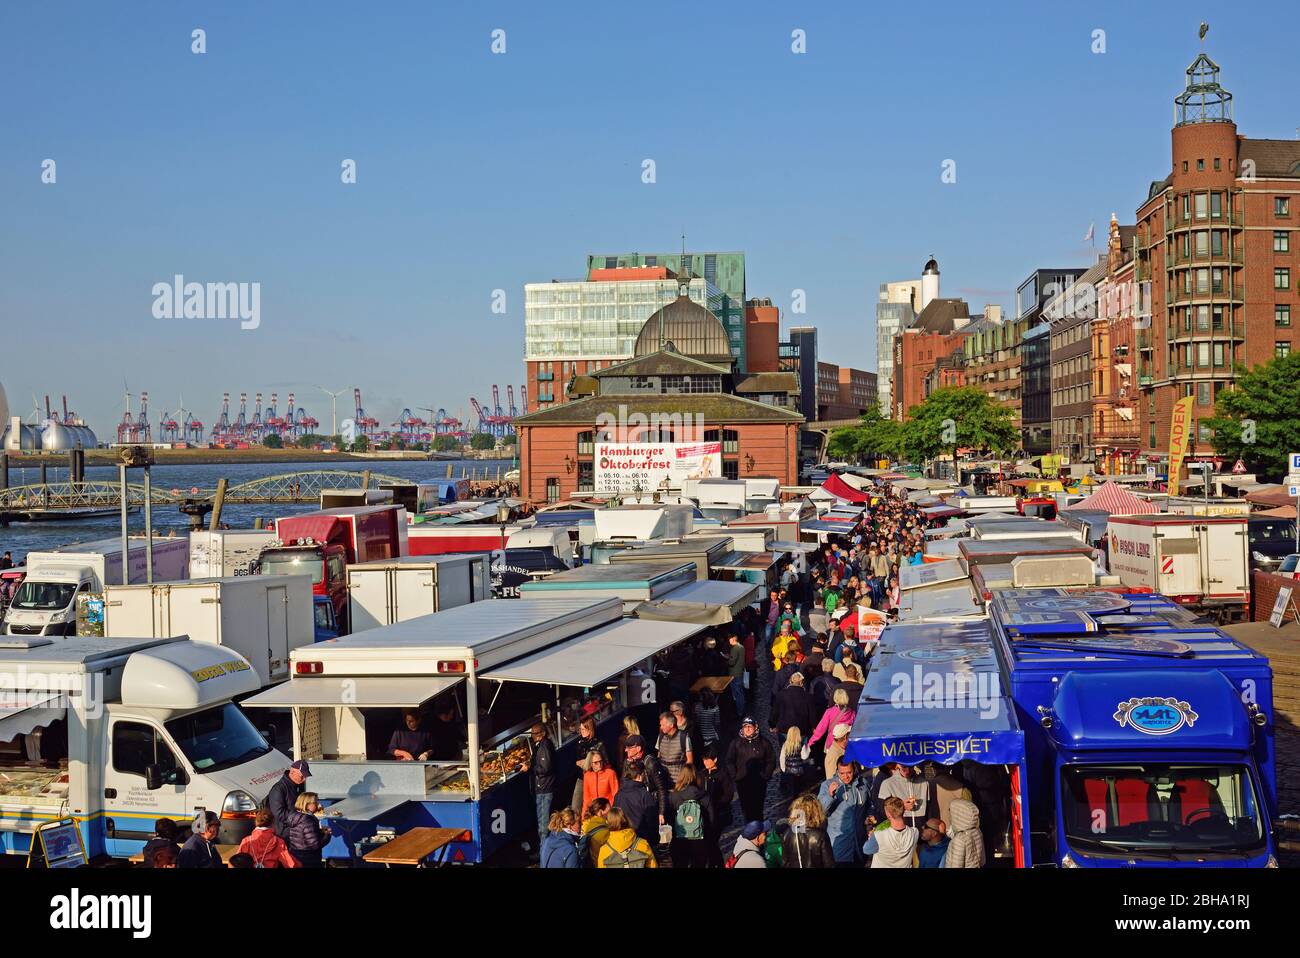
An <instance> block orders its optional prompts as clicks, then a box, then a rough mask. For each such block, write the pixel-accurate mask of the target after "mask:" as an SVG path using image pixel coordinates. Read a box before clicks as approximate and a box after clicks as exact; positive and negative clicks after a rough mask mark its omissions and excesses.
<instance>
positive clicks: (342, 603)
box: [260, 506, 407, 633]
mask: <svg viewBox="0 0 1300 958" xmlns="http://www.w3.org/2000/svg"><path fill="white" fill-rule="evenodd" d="M406 554H407V553H406V513H405V510H404V509H403V508H402V507H401V506H357V507H354V508H342V509H322V510H320V511H318V512H306V513H303V514H301V515H296V516H286V517H284V518H283V519H277V520H276V522H275V542H274V543H272V544H271V545H270V546H269V547H268V548H267V549H266V551H264V552H263V553H262V560H261V567H260V572H261V574H262V575H301V574H303V573H307V574H309V575H310V576H311V582H312V592H313V593H315V594H316V595H325V596H329V598H330V602H331V603H332V604H333V606H334V618H335V621H336V622H337V623H338V629H339V631H340V632H344V633H346V632H347V631H348V629H349V623H348V579H347V567H348V565H349V564H352V563H357V562H372V561H375V560H377V559H395V558H397V557H398V556H403V555H406Z"/></svg>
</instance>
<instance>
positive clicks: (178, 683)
mask: <svg viewBox="0 0 1300 958" xmlns="http://www.w3.org/2000/svg"><path fill="white" fill-rule="evenodd" d="M259 688H261V681H260V680H259V679H258V677H257V672H256V670H255V669H254V668H253V667H252V666H251V665H249V663H248V660H247V659H246V658H244V657H243V656H242V655H240V654H239V653H238V652H235V651H234V650H232V649H228V648H225V647H224V646H220V645H213V644H211V643H209V642H192V641H190V640H189V639H188V638H185V639H182V640H180V641H177V642H172V643H169V644H167V645H165V646H162V647H160V648H153V649H146V650H144V651H140V652H136V653H135V654H133V655H132V656H131V657H130V658H129V659H128V660H127V663H126V669H125V671H123V673H122V702H123V703H124V704H126V705H133V706H141V707H144V708H165V709H194V708H202V707H203V706H205V705H213V704H215V703H218V702H224V701H228V700H229V699H231V698H233V697H234V696H237V695H244V694H245V693H248V692H256V691H257V690H258V689H259Z"/></svg>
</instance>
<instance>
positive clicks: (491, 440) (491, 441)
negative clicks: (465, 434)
mask: <svg viewBox="0 0 1300 958" xmlns="http://www.w3.org/2000/svg"><path fill="white" fill-rule="evenodd" d="M496 445H497V441H496V437H495V436H489V435H488V434H487V433H485V432H476V433H474V435H473V436H471V437H470V440H469V447H470V448H471V449H495V448H496Z"/></svg>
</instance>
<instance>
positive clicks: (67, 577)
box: [5, 536, 190, 635]
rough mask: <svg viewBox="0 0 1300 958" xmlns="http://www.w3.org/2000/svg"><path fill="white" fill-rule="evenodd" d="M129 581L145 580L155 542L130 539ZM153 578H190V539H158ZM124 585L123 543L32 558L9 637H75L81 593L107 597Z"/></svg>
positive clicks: (8, 622) (9, 620)
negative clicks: (109, 589) (111, 586)
mask: <svg viewBox="0 0 1300 958" xmlns="http://www.w3.org/2000/svg"><path fill="white" fill-rule="evenodd" d="M129 543H130V545H129V550H130V551H129V556H128V561H127V581H128V582H143V581H145V577H146V570H147V560H148V556H147V552H148V546H149V544H150V540H149V539H147V538H145V537H144V536H133V537H131V539H130V540H129ZM152 547H153V578H154V581H155V582H172V581H176V580H178V579H185V578H188V577H189V563H190V556H189V543H188V541H187V540H186V539H154V540H153V543H152ZM121 582H122V540H121V539H101V540H99V541H97V542H83V543H79V544H77V545H71V546H68V547H66V548H64V549H55V550H52V551H50V552H29V553H28V554H27V577H26V578H25V579H24V580H23V584H22V585H21V586H20V587H19V589H18V592H17V594H15V596H14V599H13V603H12V604H11V605H10V607H9V612H8V614H7V615H6V616H5V634H6V635H76V633H77V595H78V594H79V593H82V592H88V593H93V594H98V593H102V592H103V591H104V586H105V585H107V584H109V583H114V584H116V583H121Z"/></svg>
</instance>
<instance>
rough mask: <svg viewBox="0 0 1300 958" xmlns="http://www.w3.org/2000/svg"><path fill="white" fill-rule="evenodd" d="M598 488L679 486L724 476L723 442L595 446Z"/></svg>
mask: <svg viewBox="0 0 1300 958" xmlns="http://www.w3.org/2000/svg"><path fill="white" fill-rule="evenodd" d="M595 459H596V461H595V467H596V468H595V476H594V479H595V491H596V492H597V493H605V494H621V493H628V492H658V491H662V490H667V489H680V488H681V487H682V481H683V480H684V479H721V478H722V443H720V442H659V443H652V442H631V443H628V442H623V443H600V444H598V445H597V446H596V457H595Z"/></svg>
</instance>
